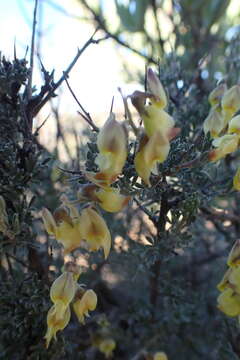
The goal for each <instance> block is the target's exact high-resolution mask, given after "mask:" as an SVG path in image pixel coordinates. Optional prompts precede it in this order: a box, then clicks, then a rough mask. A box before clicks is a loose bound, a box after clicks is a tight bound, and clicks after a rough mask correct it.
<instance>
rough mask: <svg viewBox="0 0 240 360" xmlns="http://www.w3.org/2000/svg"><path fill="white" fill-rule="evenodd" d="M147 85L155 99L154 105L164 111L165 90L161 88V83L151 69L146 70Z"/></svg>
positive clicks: (165, 101)
mask: <svg viewBox="0 0 240 360" xmlns="http://www.w3.org/2000/svg"><path fill="white" fill-rule="evenodd" d="M147 83H148V87H149V90H150V92H151V93H152V94H153V95H154V97H155V101H154V102H155V103H156V105H157V106H158V107H160V108H161V109H164V108H165V107H166V106H167V96H166V93H165V90H164V88H163V86H162V83H161V81H160V80H159V78H158V77H157V75H156V74H155V73H154V72H153V70H152V69H151V68H149V69H148V72H147Z"/></svg>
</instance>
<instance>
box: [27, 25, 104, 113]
mask: <svg viewBox="0 0 240 360" xmlns="http://www.w3.org/2000/svg"><path fill="white" fill-rule="evenodd" d="M98 30H99V29H96V30H95V31H94V33H93V35H92V36H91V37H90V39H88V41H87V42H86V43H85V44H84V45H83V47H82V48H81V49H78V51H77V54H76V55H75V57H74V59H73V60H72V61H71V63H70V64H69V66H68V67H67V69H66V70H65V71H64V72H63V75H62V76H61V77H60V79H59V80H58V81H57V82H56V83H55V84H53V86H52V88H51V90H49V92H48V93H47V95H46V96H45V97H44V98H43V99H42V100H41V101H40V103H39V104H38V105H37V106H35V108H34V109H33V115H34V116H36V115H37V114H38V112H39V111H40V110H41V108H42V107H43V106H44V105H45V104H46V103H47V102H48V101H49V100H50V99H51V97H52V96H54V91H55V90H56V89H57V88H58V87H59V86H60V85H61V84H62V83H63V81H64V80H65V78H66V77H67V76H68V74H69V73H70V71H71V70H72V68H73V67H74V65H75V64H76V62H77V61H78V59H79V57H80V56H81V55H82V53H83V52H84V51H85V50H86V49H87V48H88V47H89V45H91V44H98V43H99V42H100V41H103V40H106V37H104V38H100V39H97V40H94V39H93V37H94V35H95V34H96V33H97V31H98Z"/></svg>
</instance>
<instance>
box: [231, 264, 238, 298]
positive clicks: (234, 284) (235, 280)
mask: <svg viewBox="0 0 240 360" xmlns="http://www.w3.org/2000/svg"><path fill="white" fill-rule="evenodd" d="M231 270H232V271H231V272H230V274H229V283H230V287H231V288H232V289H233V290H234V291H235V292H236V293H237V294H240V267H239V266H237V267H236V268H234V269H231Z"/></svg>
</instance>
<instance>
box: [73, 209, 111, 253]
mask: <svg viewBox="0 0 240 360" xmlns="http://www.w3.org/2000/svg"><path fill="white" fill-rule="evenodd" d="M80 224H81V229H82V238H83V240H85V241H86V242H87V245H88V248H89V250H90V251H97V250H98V249H99V248H100V247H102V248H103V251H104V256H105V259H106V258H107V257H108V255H109V251H110V248H111V235H110V232H109V230H108V227H107V224H106V223H105V221H104V219H103V218H102V217H101V216H100V215H99V214H98V213H97V211H95V210H93V209H92V208H91V207H88V208H85V209H83V211H82V213H81V217H80Z"/></svg>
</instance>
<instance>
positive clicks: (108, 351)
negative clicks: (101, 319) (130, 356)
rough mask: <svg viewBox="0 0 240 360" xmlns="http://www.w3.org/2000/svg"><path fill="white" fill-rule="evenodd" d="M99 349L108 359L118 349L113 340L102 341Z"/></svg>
mask: <svg viewBox="0 0 240 360" xmlns="http://www.w3.org/2000/svg"><path fill="white" fill-rule="evenodd" d="M98 348H99V351H101V353H103V354H104V355H105V357H106V358H107V359H108V358H109V357H111V356H112V353H113V351H114V349H115V348H116V342H115V340H113V339H112V338H106V339H103V340H101V341H100V343H99V346H98Z"/></svg>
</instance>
